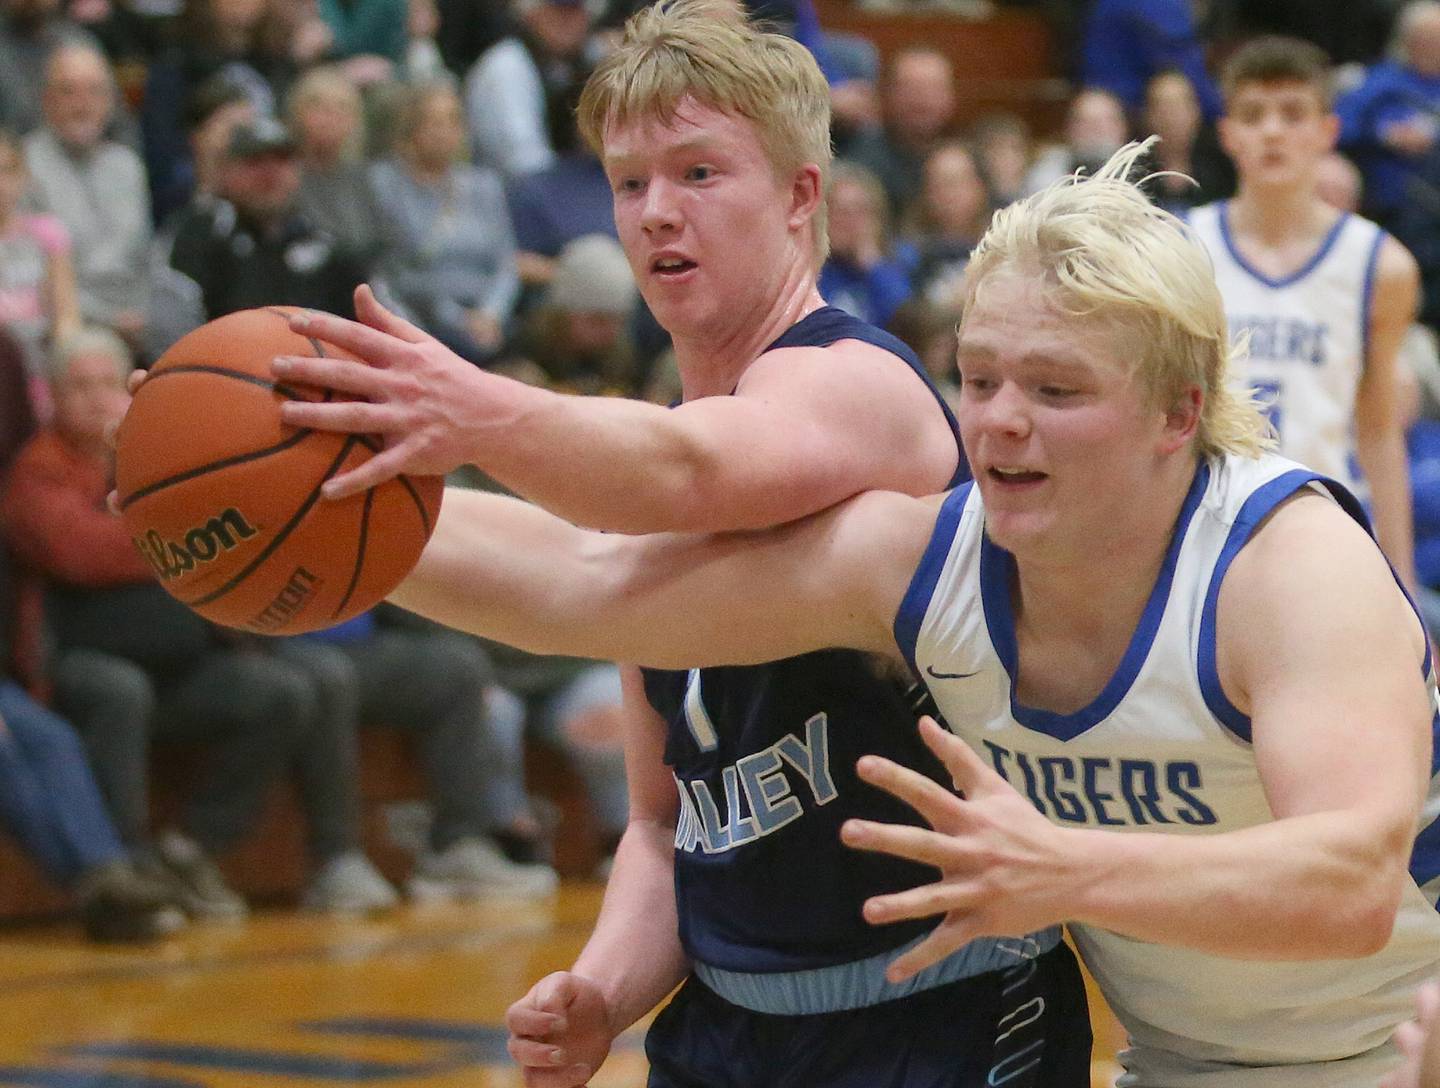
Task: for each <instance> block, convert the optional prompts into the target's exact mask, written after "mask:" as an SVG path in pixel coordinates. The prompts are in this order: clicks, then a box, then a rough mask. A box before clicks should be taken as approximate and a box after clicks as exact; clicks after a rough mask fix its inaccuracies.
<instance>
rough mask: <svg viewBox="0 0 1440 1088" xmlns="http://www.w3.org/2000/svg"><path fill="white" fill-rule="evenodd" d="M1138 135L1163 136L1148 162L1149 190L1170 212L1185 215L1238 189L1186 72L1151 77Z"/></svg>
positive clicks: (1157, 201)
mask: <svg viewBox="0 0 1440 1088" xmlns="http://www.w3.org/2000/svg"><path fill="white" fill-rule="evenodd" d="M1135 135H1136V136H1137V137H1139V138H1142V139H1143V138H1144V137H1146V136H1151V135H1154V136H1159V137H1160V142H1159V143H1158V144H1156V145H1155V147H1154V149H1153V150H1152V151H1151V153H1150V161H1149V163H1148V168H1149V169H1150V170H1151V171H1154V172H1156V176H1155V177H1153V178H1151V179H1150V180H1149V181H1148V182H1147V183H1146V189H1147V192H1149V194H1150V199H1151V200H1153V201H1154V202H1155V203H1156V204H1158V205H1160V207H1162V208H1165V209H1166V210H1167V211H1172V212H1174V213H1176V214H1177V215H1181V214H1183V213H1184V212H1185V211H1186V209H1188V208H1195V207H1198V206H1200V205H1201V204H1209V203H1210V202H1211V201H1214V200H1218V199H1220V198H1222V197H1225V196H1229V195H1230V194H1231V193H1233V192H1234V191H1235V169H1234V167H1233V166H1231V164H1230V160H1229V159H1228V158H1227V157H1226V156H1225V154H1224V152H1223V151H1221V150H1220V147H1219V144H1218V142H1217V139H1216V136H1215V127H1214V125H1212V124H1211V123H1209V122H1207V121H1206V120H1205V117H1204V114H1202V113H1201V111H1200V100H1199V98H1198V97H1196V94H1195V87H1194V85H1193V84H1192V83H1191V82H1190V77H1189V76H1187V75H1186V74H1185V73H1184V72H1180V71H1176V70H1174V69H1171V70H1170V71H1165V72H1159V73H1157V74H1156V75H1154V76H1153V77H1151V79H1150V82H1149V84H1147V85H1146V88H1145V112H1144V115H1143V116H1142V118H1141V121H1140V131H1138V132H1137V133H1136V134H1135Z"/></svg>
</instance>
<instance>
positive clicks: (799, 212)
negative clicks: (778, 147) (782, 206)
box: [789, 162, 825, 229]
mask: <svg viewBox="0 0 1440 1088" xmlns="http://www.w3.org/2000/svg"><path fill="white" fill-rule="evenodd" d="M824 196H825V182H824V179H823V178H822V177H821V176H820V167H818V166H816V165H815V164H814V163H813V162H807V163H806V164H805V165H804V166H802V167H800V169H799V170H796V171H795V174H794V176H793V178H792V180H791V184H790V216H789V220H790V226H791V227H792V228H795V229H798V228H799V227H801V226H803V225H804V224H805V222H806V220H808V219H810V218H811V217H812V216H813V215H814V214H815V211H816V209H818V208H819V207H820V201H821V200H822V199H824Z"/></svg>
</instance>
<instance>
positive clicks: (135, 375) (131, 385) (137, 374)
mask: <svg viewBox="0 0 1440 1088" xmlns="http://www.w3.org/2000/svg"><path fill="white" fill-rule="evenodd" d="M149 374H150V372H149V371H148V370H132V371H130V376H129V377H128V378H126V379H125V391H126V392H128V393H129V394H130V395H131V396H132V397H133V396H134V395H135V393H136V391H137V390H138V389H139V388H140V387H141V386H142V385H144V384H145V379H146V377H148V376H149Z"/></svg>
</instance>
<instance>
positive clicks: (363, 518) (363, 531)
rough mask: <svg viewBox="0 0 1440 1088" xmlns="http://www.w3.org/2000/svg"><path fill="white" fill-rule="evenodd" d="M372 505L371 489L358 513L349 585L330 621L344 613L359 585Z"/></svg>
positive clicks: (372, 494) (373, 500) (368, 536)
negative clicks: (358, 533)
mask: <svg viewBox="0 0 1440 1088" xmlns="http://www.w3.org/2000/svg"><path fill="white" fill-rule="evenodd" d="M374 505H375V489H374V488H373V487H372V488H371V489H370V490H369V491H367V492H365V506H364V509H363V510H361V512H360V539H359V540H357V541H356V542H355V568H354V569H353V570H352V571H351V572H350V584H349V585H348V586H346V587H345V596H343V597H341V598H340V603H339V604H337V605H336V606H335V611H333V612H331V613H330V618H331V619H332V620H333V619H334V618H335V617H336V616H338V615H340V613H341V612H344V611H345V606H346V605H347V604H349V603H350V598H351V597H352V596H353V595H354V593H355V587H356V586H357V585H359V584H360V572H361V571H362V570H364V569H365V546H366V544H368V543H369V540H370V510H371V508H372V507H374Z"/></svg>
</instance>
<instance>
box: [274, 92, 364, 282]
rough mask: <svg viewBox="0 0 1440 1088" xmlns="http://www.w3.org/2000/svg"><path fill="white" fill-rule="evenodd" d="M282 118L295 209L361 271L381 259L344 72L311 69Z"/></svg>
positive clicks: (355, 95) (359, 118) (355, 110)
mask: <svg viewBox="0 0 1440 1088" xmlns="http://www.w3.org/2000/svg"><path fill="white" fill-rule="evenodd" d="M286 113H287V114H288V116H289V121H290V130H291V132H292V133H293V134H294V136H295V141H296V150H297V155H298V159H299V164H300V192H299V195H298V197H297V201H296V207H297V208H298V210H299V212H300V214H301V216H303V217H304V219H305V220H306V222H308V223H309V224H310V225H311V226H313V227H315V228H317V229H318V230H321V231H323V232H324V233H326V234H328V235H329V236H330V237H331V238H332V239H334V241H335V244H336V248H337V249H339V250H340V251H341V252H343V253H344V254H345V255H346V256H347V257H349V258H351V259H352V260H353V261H355V262H356V263H357V264H358V265H359V266H360V267H361V268H364V269H366V270H368V269H370V268H372V267H373V266H374V264H375V261H376V259H377V258H378V257H379V255H380V206H379V203H378V202H377V201H376V199H375V192H374V190H373V189H372V188H371V186H370V176H369V169H368V167H367V165H366V163H365V161H364V158H363V152H364V147H365V116H364V106H363V103H362V102H361V99H360V91H359V88H357V87H356V86H355V83H354V81H353V80H351V79H350V77H349V76H347V75H346V74H345V72H344V70H343V69H341V68H339V67H336V66H333V65H325V66H323V67H319V68H312V69H311V70H310V71H308V72H306V73H305V74H304V75H303V76H301V77H300V79H299V80H298V81H297V82H296V84H295V86H294V88H293V89H292V90H291V92H290V98H289V101H288V103H287V109H286Z"/></svg>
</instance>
